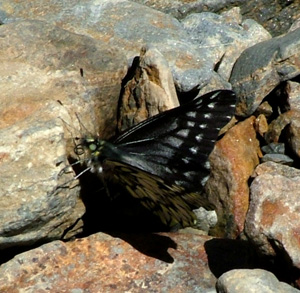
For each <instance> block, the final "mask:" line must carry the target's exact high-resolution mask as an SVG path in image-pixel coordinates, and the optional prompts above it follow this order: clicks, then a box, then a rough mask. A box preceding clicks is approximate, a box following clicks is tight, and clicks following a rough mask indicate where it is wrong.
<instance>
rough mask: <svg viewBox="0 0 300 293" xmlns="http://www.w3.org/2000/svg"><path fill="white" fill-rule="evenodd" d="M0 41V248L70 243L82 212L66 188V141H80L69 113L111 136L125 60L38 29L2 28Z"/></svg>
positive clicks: (77, 38) (54, 30)
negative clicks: (39, 243)
mask: <svg viewBox="0 0 300 293" xmlns="http://www.w3.org/2000/svg"><path fill="white" fill-rule="evenodd" d="M0 35H1V39H0V58H1V60H2V61H1V69H0V87H1V93H0V115H1V120H0V132H1V137H2V139H1V141H0V154H1V155H0V157H1V160H0V164H1V168H0V170H1V171H0V186H1V189H0V248H1V249H3V248H6V247H9V246H15V245H20V244H21V245H31V244H33V243H35V242H37V241H49V240H50V239H60V238H61V237H65V238H70V237H73V236H74V235H76V234H78V233H79V232H80V231H81V230H82V221H80V218H81V217H82V215H83V214H84V212H85V207H84V205H83V203H82V201H81V199H79V192H80V190H79V187H78V186H76V182H75V184H74V185H75V187H74V186H73V187H74V188H70V189H69V188H67V186H68V185H69V184H66V183H70V181H72V180H73V178H74V177H73V176H74V174H73V173H72V172H69V173H67V172H64V170H65V169H64V168H65V166H66V165H68V161H67V156H69V155H70V154H69V153H67V150H66V149H67V146H68V147H69V149H70V148H74V145H73V141H70V140H68V142H69V145H67V142H66V140H67V139H68V138H70V137H75V136H76V135H78V133H80V124H79V122H78V119H77V118H76V116H75V114H76V113H78V116H79V117H80V120H81V121H82V123H83V124H84V125H85V126H86V127H87V128H88V129H89V130H90V131H91V132H93V133H96V132H97V131H98V130H99V131H102V130H103V129H106V130H107V131H108V132H106V135H107V133H110V134H111V132H112V130H114V126H115V125H116V124H114V125H113V123H111V125H109V127H107V125H106V124H105V122H104V119H103V117H106V118H107V122H109V121H114V120H115V116H116V105H117V99H118V95H119V92H120V84H121V79H122V77H123V75H124V73H125V70H126V60H125V58H124V57H123V56H122V54H121V53H120V51H119V50H117V49H114V48H113V47H109V48H108V47H107V46H106V45H104V44H103V43H101V42H99V41H95V40H93V39H91V38H89V37H85V36H81V35H76V34H73V33H70V32H68V31H65V30H63V29H60V28H58V27H55V26H53V25H50V24H46V23H44V22H40V21H24V22H15V23H11V24H4V25H1V26H0ZM99 56H101V58H100V59H99ZM108 97H110V99H108ZM100 121H101V123H100ZM115 122H116V121H115ZM98 125H99V127H97V126H98ZM73 183H74V181H73Z"/></svg>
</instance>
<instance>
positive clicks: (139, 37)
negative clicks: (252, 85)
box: [0, 0, 268, 94]
mask: <svg viewBox="0 0 300 293" xmlns="http://www.w3.org/2000/svg"><path fill="white" fill-rule="evenodd" d="M0 9H1V10H2V12H3V13H2V15H5V17H3V18H2V19H1V14H0V21H2V22H12V21H15V20H16V19H27V18H28V17H29V16H30V18H31V19H39V20H45V21H47V22H50V23H53V24H55V25H58V26H61V27H62V28H64V29H67V30H70V31H72V32H76V33H80V34H85V35H88V36H91V37H93V38H95V39H98V40H102V41H103V42H106V43H107V44H111V45H114V46H116V47H119V48H121V49H122V50H123V52H124V54H126V57H127V59H128V60H129V64H131V61H132V60H133V58H134V57H135V56H137V55H139V52H140V49H141V47H143V46H144V45H150V46H152V47H155V48H156V49H158V50H159V51H160V52H161V53H162V54H163V55H164V57H165V58H166V60H167V62H168V64H169V66H170V68H171V71H172V74H173V78H174V81H175V84H176V87H177V89H178V90H179V91H180V92H186V91H190V90H192V89H194V88H199V89H201V88H203V87H205V86H206V85H209V84H210V83H211V82H212V83H215V80H217V81H218V82H220V81H221V78H218V77H217V76H216V72H214V65H215V64H216V63H217V62H219V61H220V58H221V57H222V56H223V55H224V50H226V51H227V53H226V56H225V58H223V60H222V64H221V65H220V68H219V71H220V73H221V74H222V76H225V77H226V78H223V77H222V78H223V79H225V80H224V81H223V82H222V83H221V84H222V86H221V87H219V88H227V89H228V88H230V85H229V84H228V82H227V79H228V78H227V77H228V76H229V72H230V70H231V67H232V64H233V63H234V61H235V60H236V58H237V55H236V52H239V53H241V51H239V50H240V49H241V47H240V46H238V49H237V50H236V49H234V52H231V51H230V50H228V48H227V47H226V44H222V49H221V52H220V54H221V55H220V54H218V55H217V58H216V57H215V56H214V53H215V51H216V50H214V51H213V50H212V49H211V43H208V46H207V44H206V43H205V42H204V43H203V47H204V48H201V44H200V45H199V43H197V44H192V40H191V37H190V36H189V35H188V34H187V32H186V30H185V29H184V27H183V26H182V24H181V23H180V22H179V21H178V20H177V19H175V18H173V17H172V16H170V15H168V14H164V13H161V12H159V11H157V10H154V9H151V8H149V7H147V6H144V5H139V4H137V3H134V2H131V1H125V0H122V1H121V0H113V1H111V0H110V1H108V0H106V1H101V2H99V1H96V0H89V1H85V2H84V4H83V3H78V1H75V0H69V1H64V2H57V1H55V0H51V1H45V2H43V1H40V2H39V3H38V4H33V3H30V5H28V3H26V2H22V3H20V2H19V1H7V0H5V1H2V3H1V4H0ZM216 17H217V16H216ZM221 19H222V18H221ZM211 23H212V22H211ZM218 26H219V27H220V26H222V24H221V20H219V23H218ZM224 28H225V29H226V30H230V31H232V29H230V23H229V24H228V25H227V26H223V30H224ZM241 30H242V31H243V32H244V33H245V34H246V35H247V36H248V39H250V40H251V41H250V42H249V43H252V40H254V39H256V41H255V42H257V41H259V40H261V37H263V38H265V36H266V35H268V34H267V33H266V32H262V28H261V27H258V26H257V25H254V24H253V25H249V24H248V25H247V27H246V29H245V30H243V29H241ZM247 30H249V34H247V32H246V31H247ZM210 32H211V31H210ZM210 32H208V33H210ZM207 35H208V34H207ZM207 35H205V37H207ZM228 35H229V36H228ZM232 37H233V34H232V33H231V34H230V33H228V34H226V33H224V37H223V38H226V40H225V41H226V43H227V41H228V38H229V39H230V40H229V41H230V43H231V44H232V43H236V42H238V39H239V38H240V37H241V34H240V33H238V34H235V36H234V37H235V39H232ZM245 37H246V36H245ZM246 39H247V38H245V40H246ZM222 41H223V40H221V41H220V42H222ZM220 42H217V43H216V44H213V47H214V48H217V47H218V46H219V44H220ZM242 43H244V44H248V45H249V43H248V41H247V42H246V41H245V42H242ZM235 46H236V44H233V45H232V46H230V48H234V47H235ZM199 47H200V48H199ZM231 53H234V54H231ZM239 53H238V54H239ZM222 54H223V55H222ZM226 60H227V61H226ZM227 63H228V65H227ZM205 92H207V90H206V91H205ZM202 94H203V92H202Z"/></svg>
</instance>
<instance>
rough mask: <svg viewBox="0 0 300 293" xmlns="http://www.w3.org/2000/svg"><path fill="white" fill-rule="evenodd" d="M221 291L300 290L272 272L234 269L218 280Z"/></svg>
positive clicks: (283, 292)
mask: <svg viewBox="0 0 300 293" xmlns="http://www.w3.org/2000/svg"><path fill="white" fill-rule="evenodd" d="M216 287H217V291H218V292H219V293H223V292H224V293H226V292H230V293H240V292H249V293H251V292H253V293H256V292H264V293H266V292H270V293H280V292H281V293H297V292H299V290H297V289H295V288H293V287H292V286H290V285H288V284H286V283H283V282H279V281H278V279H277V278H276V277H275V276H274V275H273V274H272V273H270V272H268V271H265V270H261V269H254V270H249V269H243V270H241V269H240V270H232V271H229V272H226V273H224V274H223V275H222V276H221V277H220V278H219V279H218V281H217V285H216Z"/></svg>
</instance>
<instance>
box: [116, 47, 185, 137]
mask: <svg viewBox="0 0 300 293" xmlns="http://www.w3.org/2000/svg"><path fill="white" fill-rule="evenodd" d="M136 63H137V65H136V66H135V68H131V70H130V73H129V74H128V75H129V77H128V79H129V80H128V81H127V82H126V84H125V85H124V89H123V91H122V96H121V105H120V120H119V121H118V129H119V131H123V130H125V129H127V128H129V127H130V126H132V125H135V124H137V123H138V122H141V121H143V120H145V119H147V118H149V117H151V116H154V115H156V114H158V113H161V112H163V111H166V110H169V109H172V108H174V107H177V106H179V101H178V98H177V94H176V89H175V85H174V81H173V77H172V74H171V71H170V68H169V66H168V63H167V61H166V60H165V58H164V57H163V55H162V54H161V53H160V52H159V51H158V50H157V49H155V48H143V49H142V50H141V54H140V57H139V58H138V59H137V60H136ZM133 70H134V72H132V71H133ZM125 80H126V78H125Z"/></svg>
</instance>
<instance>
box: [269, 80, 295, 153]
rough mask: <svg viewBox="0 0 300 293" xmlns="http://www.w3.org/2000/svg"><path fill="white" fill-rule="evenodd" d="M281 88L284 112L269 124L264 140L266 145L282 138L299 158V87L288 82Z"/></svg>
mask: <svg viewBox="0 0 300 293" xmlns="http://www.w3.org/2000/svg"><path fill="white" fill-rule="evenodd" d="M282 88H283V90H281V92H282V91H283V92H284V93H285V96H286V97H284V98H283V99H282V100H283V102H285V103H286V106H285V108H286V111H285V112H283V113H281V114H280V115H279V116H278V117H277V118H276V119H274V120H273V121H272V122H271V123H270V125H269V129H268V131H267V132H266V134H265V139H266V141H267V143H272V142H275V143H277V142H278V141H279V140H282V137H284V139H285V140H286V142H287V145H288V146H289V147H290V149H291V150H292V151H293V154H295V155H297V156H298V157H300V85H299V83H297V82H293V81H288V82H287V83H285V84H284V85H283V87H282ZM284 100H286V101H284ZM281 104H283V103H282V102H281Z"/></svg>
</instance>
